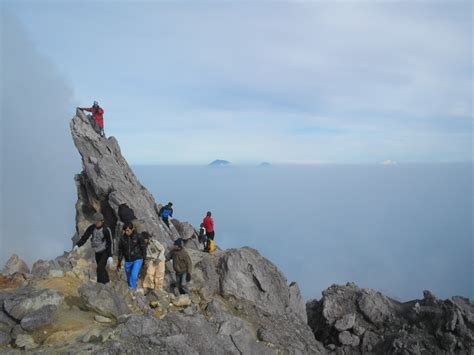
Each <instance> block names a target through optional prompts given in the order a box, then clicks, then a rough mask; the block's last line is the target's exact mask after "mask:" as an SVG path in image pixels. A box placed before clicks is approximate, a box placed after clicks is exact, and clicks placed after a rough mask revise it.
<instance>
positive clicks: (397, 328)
mask: <svg viewBox="0 0 474 355" xmlns="http://www.w3.org/2000/svg"><path fill="white" fill-rule="evenodd" d="M306 309H307V313H308V321H309V325H310V326H311V328H312V330H313V333H314V335H315V337H316V338H317V339H318V340H320V341H322V342H323V343H324V344H325V345H326V346H327V347H328V349H332V350H333V351H334V353H339V352H338V351H344V352H345V353H351V354H365V353H376V354H379V353H380V354H381V353H384V354H442V353H446V352H447V353H450V354H452V353H456V354H469V353H470V351H471V350H472V349H473V346H474V342H473V341H474V332H473V330H474V322H473V316H474V302H473V301H471V300H468V299H466V298H462V297H453V298H451V299H448V300H445V301H442V300H438V299H437V298H436V297H435V296H434V295H433V294H432V293H430V292H429V291H425V292H424V299H423V300H419V301H410V302H406V303H400V302H397V301H395V300H392V299H390V298H388V297H385V296H383V295H382V294H381V293H379V292H376V291H374V290H370V289H360V288H358V287H357V286H356V285H354V284H347V285H346V286H337V285H333V286H331V287H330V288H328V289H327V290H325V291H324V292H323V298H322V299H321V300H320V301H317V300H311V301H309V302H308V303H307V304H306Z"/></svg>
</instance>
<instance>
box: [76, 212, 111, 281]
mask: <svg viewBox="0 0 474 355" xmlns="http://www.w3.org/2000/svg"><path fill="white" fill-rule="evenodd" d="M92 220H93V222H94V224H91V225H90V226H89V228H87V229H86V231H85V233H84V235H83V236H82V237H81V239H79V241H78V242H77V243H76V245H75V246H74V249H73V251H76V250H77V249H79V247H81V246H83V245H84V243H85V242H87V240H88V239H89V238H90V237H91V236H92V239H91V245H92V249H93V250H94V252H95V261H96V263H97V282H99V283H102V284H106V283H107V282H109V274H108V273H107V265H109V266H110V265H112V264H113V259H112V232H111V231H110V228H109V227H106V226H105V221H104V216H103V215H102V213H98V212H97V213H94V215H93V216H92Z"/></svg>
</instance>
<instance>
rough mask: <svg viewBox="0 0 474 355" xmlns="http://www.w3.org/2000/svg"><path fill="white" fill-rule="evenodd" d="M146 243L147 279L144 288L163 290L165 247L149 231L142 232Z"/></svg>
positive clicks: (144, 281)
mask: <svg viewBox="0 0 474 355" xmlns="http://www.w3.org/2000/svg"><path fill="white" fill-rule="evenodd" d="M142 237H143V239H144V240H145V244H146V260H145V269H146V271H145V279H144V280H143V288H146V289H149V290H162V289H163V280H164V278H165V252H166V250H165V247H164V246H163V245H162V244H161V243H160V242H159V241H158V240H156V239H153V238H152V236H151V235H150V234H149V233H148V232H142Z"/></svg>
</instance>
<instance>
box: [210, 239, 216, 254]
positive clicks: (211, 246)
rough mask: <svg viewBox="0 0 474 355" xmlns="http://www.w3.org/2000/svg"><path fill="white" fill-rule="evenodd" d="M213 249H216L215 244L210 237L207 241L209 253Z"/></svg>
mask: <svg viewBox="0 0 474 355" xmlns="http://www.w3.org/2000/svg"><path fill="white" fill-rule="evenodd" d="M214 250H216V245H215V244H214V241H213V240H212V239H211V240H210V241H209V253H212V252H213V251H214Z"/></svg>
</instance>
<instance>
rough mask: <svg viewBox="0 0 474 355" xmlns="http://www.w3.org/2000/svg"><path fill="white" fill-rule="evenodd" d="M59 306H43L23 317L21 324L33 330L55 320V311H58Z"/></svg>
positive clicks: (26, 328) (28, 329)
mask: <svg viewBox="0 0 474 355" xmlns="http://www.w3.org/2000/svg"><path fill="white" fill-rule="evenodd" d="M56 309H57V306H55V305H47V306H44V307H41V308H40V309H38V310H37V311H34V312H32V313H31V314H29V315H27V316H25V317H23V318H22V320H21V322H20V325H21V327H22V328H23V329H25V330H27V331H32V330H35V329H37V328H40V327H42V326H45V325H47V324H50V323H51V322H52V321H53V316H54V312H56Z"/></svg>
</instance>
